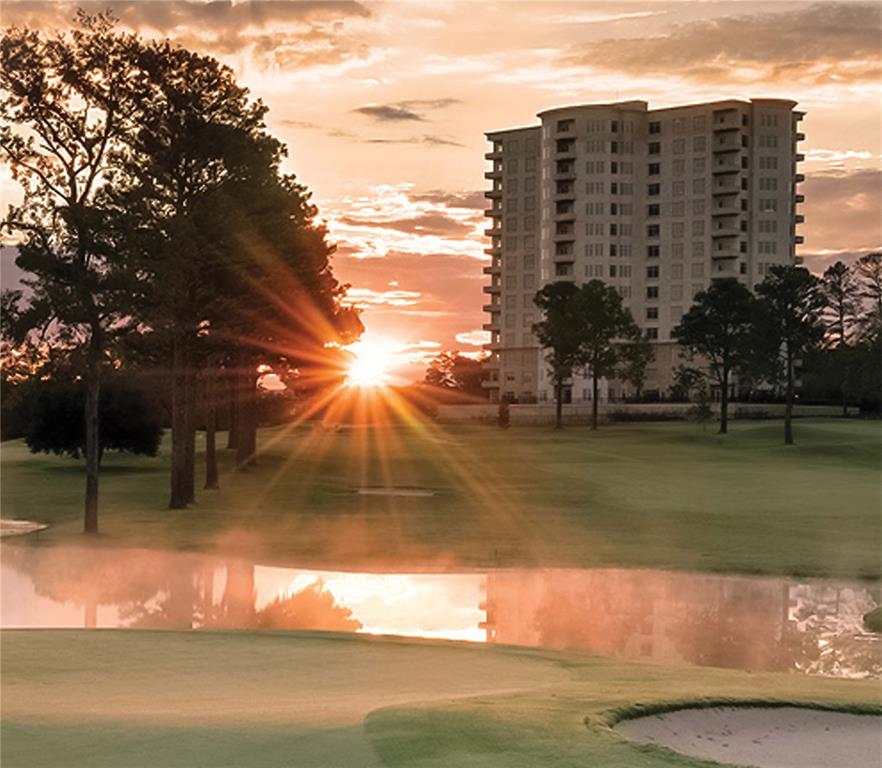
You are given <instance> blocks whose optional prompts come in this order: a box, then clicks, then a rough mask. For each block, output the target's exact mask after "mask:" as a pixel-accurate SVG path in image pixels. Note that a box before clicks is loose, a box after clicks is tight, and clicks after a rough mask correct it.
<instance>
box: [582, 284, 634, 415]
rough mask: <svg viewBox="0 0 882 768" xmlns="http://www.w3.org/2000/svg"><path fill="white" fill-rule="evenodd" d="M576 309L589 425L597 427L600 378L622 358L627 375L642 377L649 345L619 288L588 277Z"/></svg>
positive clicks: (615, 368) (612, 370)
mask: <svg viewBox="0 0 882 768" xmlns="http://www.w3.org/2000/svg"><path fill="white" fill-rule="evenodd" d="M579 311H580V312H581V315H582V316H581V318H580V319H581V324H580V328H581V329H582V333H583V339H582V347H583V350H584V352H585V362H586V363H587V364H588V367H589V370H590V372H591V391H592V397H591V429H597V422H598V418H597V415H598V413H597V412H598V393H599V386H598V385H599V382H600V379H601V378H610V377H612V376H614V375H616V374H617V373H618V365H619V364H620V363H621V362H622V360H623V359H624V360H625V364H626V369H630V375H632V376H633V375H638V377H639V379H640V380H641V381H642V380H643V379H644V378H645V376H646V365H647V364H648V361H649V357H650V356H651V355H652V349H651V347H650V348H649V349H647V346H649V345H648V342H646V343H645V340H644V339H643V337H642V335H641V333H640V330H639V329H638V328H637V325H636V324H635V323H634V318H633V317H631V313H630V312H629V311H628V310H627V309H625V307H623V306H622V297H621V295H620V294H619V292H618V291H617V290H616V289H615V288H614V287H613V286H611V285H607V284H606V283H604V282H603V281H602V280H591V281H590V282H588V283H585V284H584V285H583V286H582V287H581V289H580V291H579ZM626 339H627V340H628V341H627V342H624V343H623V341H624V340H626ZM641 386H642V384H641Z"/></svg>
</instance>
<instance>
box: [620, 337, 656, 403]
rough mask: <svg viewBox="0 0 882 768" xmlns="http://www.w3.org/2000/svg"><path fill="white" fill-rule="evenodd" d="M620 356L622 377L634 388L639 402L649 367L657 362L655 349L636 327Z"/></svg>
mask: <svg viewBox="0 0 882 768" xmlns="http://www.w3.org/2000/svg"><path fill="white" fill-rule="evenodd" d="M620 356H621V363H622V368H621V371H620V376H621V378H622V379H623V380H624V381H627V382H628V383H629V384H631V385H632V386H633V387H634V390H635V394H636V396H637V399H638V400H639V399H640V397H641V396H642V394H643V387H644V385H645V384H646V375H647V371H648V368H649V365H650V363H652V361H653V360H655V349H654V348H653V346H652V343H651V342H650V341H649V339H647V338H646V336H645V335H644V334H643V333H642V332H641V331H640V329H639V328H637V326H636V325H635V326H634V329H633V330H632V331H631V334H630V336H629V338H628V339H627V340H626V341H625V343H624V344H622V346H621V349H620Z"/></svg>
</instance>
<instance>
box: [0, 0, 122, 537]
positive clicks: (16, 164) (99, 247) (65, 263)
mask: <svg viewBox="0 0 882 768" xmlns="http://www.w3.org/2000/svg"><path fill="white" fill-rule="evenodd" d="M130 42H131V38H127V37H123V36H118V35H114V34H113V33H112V23H111V20H110V18H109V17H108V16H104V15H99V16H87V15H85V14H83V13H82V12H80V13H78V14H77V21H76V25H75V28H74V29H73V30H72V31H71V32H69V33H64V34H56V35H53V36H43V35H40V34H38V33H37V32H34V31H31V30H27V29H18V28H12V29H8V30H6V31H5V32H4V33H3V36H2V38H0V151H2V158H3V160H4V161H5V162H6V163H7V164H8V165H9V167H10V168H11V169H12V174H13V178H14V179H16V180H17V181H18V182H19V184H20V185H21V187H22V189H23V190H24V199H23V201H22V203H21V204H20V205H18V206H12V207H11V208H10V210H9V213H8V215H7V217H6V219H5V220H4V222H3V225H2V226H3V228H4V229H7V230H9V231H12V232H15V233H17V234H18V235H19V237H20V244H19V255H18V257H17V259H16V263H17V265H18V266H19V267H20V268H21V269H22V270H23V271H24V273H25V275H26V278H25V279H24V280H23V282H24V283H25V285H27V287H28V288H29V289H30V290H29V294H28V297H27V302H26V306H25V307H24V308H23V310H22V311H21V312H20V313H18V314H17V319H18V323H17V327H16V328H15V336H16V337H17V339H18V340H19V341H20V340H21V339H22V338H24V337H25V336H26V335H27V334H28V333H32V332H41V333H47V332H49V333H51V334H52V335H54V337H55V338H56V339H58V340H60V341H61V342H62V343H65V344H70V345H75V346H76V347H78V348H79V349H81V350H82V351H83V353H84V356H85V358H86V366H85V381H86V394H85V402H84V419H85V447H84V450H85V456H86V494H85V524H84V527H85V531H86V532H87V533H96V532H97V530H98V468H99V453H100V437H99V416H98V408H99V405H98V404H99V398H100V390H101V369H102V363H103V362H104V359H105V354H106V350H107V347H108V343H109V340H110V337H112V336H113V335H114V334H115V333H119V332H121V331H123V330H125V328H124V326H125V323H124V321H123V318H125V317H126V316H127V312H128V311H129V309H130V306H129V303H128V295H129V293H130V291H131V289H132V277H133V276H132V274H131V273H129V272H128V271H126V270H121V269H119V268H118V260H117V259H116V255H115V253H114V252H113V250H112V249H109V248H108V247H107V243H106V242H104V240H103V232H104V230H105V225H106V223H107V209H106V205H105V200H104V194H103V191H104V186H103V185H104V184H106V183H107V182H108V181H109V180H112V182H113V183H114V184H117V185H120V184H126V183H128V181H127V179H126V178H125V174H124V173H123V171H122V170H121V169H120V168H118V167H114V162H113V158H114V155H115V153H116V152H117V151H118V149H119V147H120V142H121V139H122V137H123V135H124V134H125V133H126V132H127V131H128V130H129V126H130V123H129V120H128V115H129V113H130V111H131V109H132V105H133V102H132V98H131V95H132V86H133V77H132V75H133V70H132V68H131V65H130V62H129V61H128V60H127V57H126V55H125V52H126V50H127V47H128V45H129V43H130Z"/></svg>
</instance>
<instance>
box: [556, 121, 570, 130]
mask: <svg viewBox="0 0 882 768" xmlns="http://www.w3.org/2000/svg"><path fill="white" fill-rule="evenodd" d="M573 122H574V121H573V120H558V121H557V132H558V133H569V132H570V131H571V130H573Z"/></svg>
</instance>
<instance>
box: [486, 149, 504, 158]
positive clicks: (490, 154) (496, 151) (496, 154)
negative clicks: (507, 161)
mask: <svg viewBox="0 0 882 768" xmlns="http://www.w3.org/2000/svg"><path fill="white" fill-rule="evenodd" d="M484 159H485V160H502V150H501V149H494V150H492V151H490V152H485V153H484Z"/></svg>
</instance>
